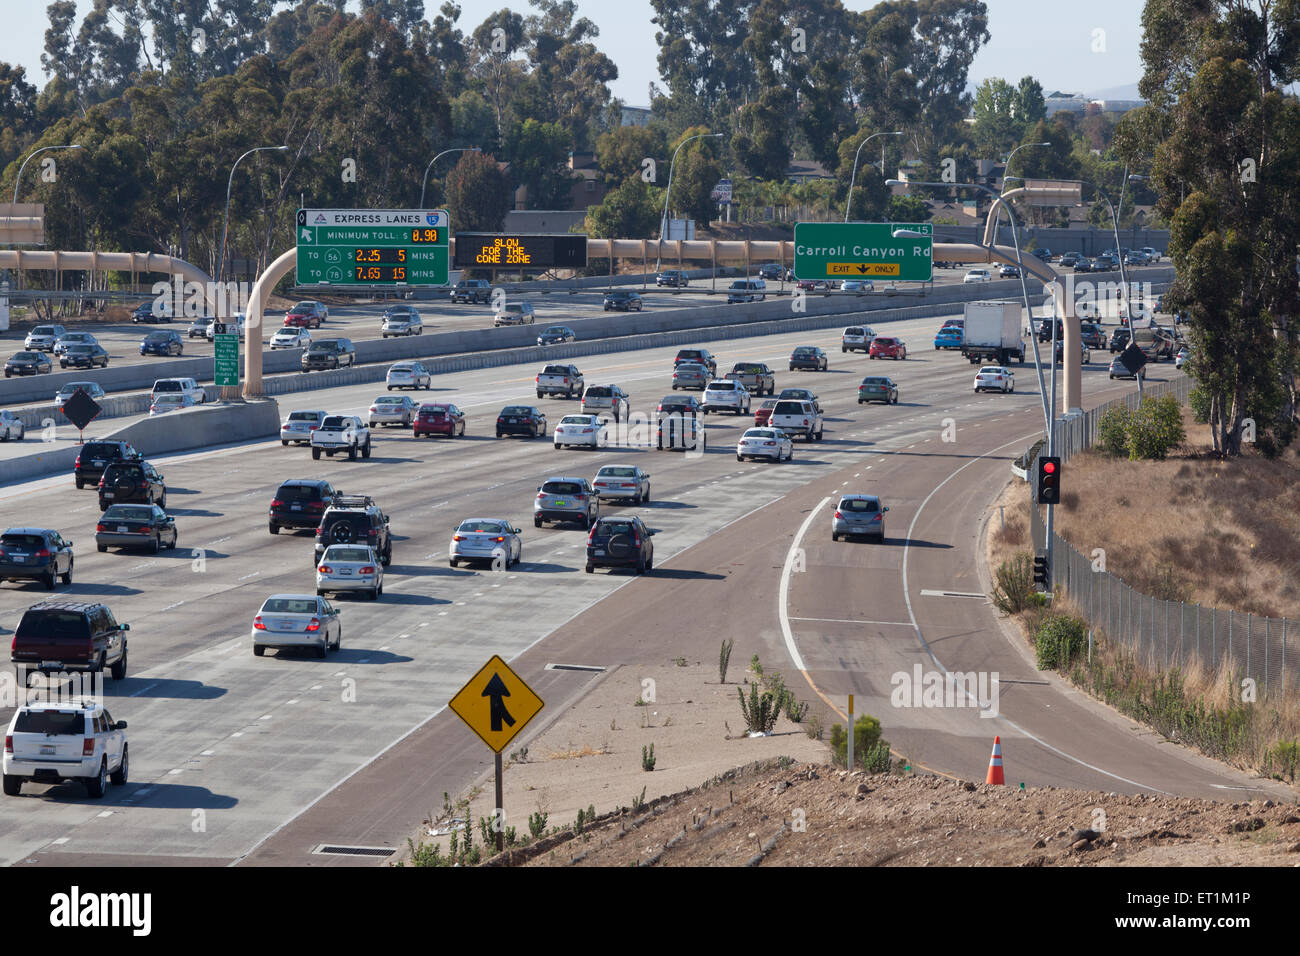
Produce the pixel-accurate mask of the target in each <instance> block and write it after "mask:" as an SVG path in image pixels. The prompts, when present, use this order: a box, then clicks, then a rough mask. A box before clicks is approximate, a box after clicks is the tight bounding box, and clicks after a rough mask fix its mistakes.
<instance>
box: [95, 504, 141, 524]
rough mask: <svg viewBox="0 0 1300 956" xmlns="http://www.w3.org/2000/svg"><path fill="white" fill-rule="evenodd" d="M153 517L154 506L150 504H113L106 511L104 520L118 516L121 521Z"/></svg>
mask: <svg viewBox="0 0 1300 956" xmlns="http://www.w3.org/2000/svg"><path fill="white" fill-rule="evenodd" d="M152 517H153V508H151V507H149V506H148V505H111V506H110V507H109V509H108V510H107V511H105V512H104V520H105V521H108V520H109V519H111V518H117V519H118V520H121V521H148V520H149V519H150V518H152Z"/></svg>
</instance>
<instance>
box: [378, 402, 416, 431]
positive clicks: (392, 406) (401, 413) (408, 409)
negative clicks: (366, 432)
mask: <svg viewBox="0 0 1300 956" xmlns="http://www.w3.org/2000/svg"><path fill="white" fill-rule="evenodd" d="M415 412H416V405H415V402H414V401H413V400H412V399H411V396H410V395H380V396H379V397H378V398H376V399H375V400H374V401H373V402H372V403H371V405H370V427H371V428H374V427H375V426H376V425H403V426H405V427H407V428H409V427H410V426H411V422H413V421H415Z"/></svg>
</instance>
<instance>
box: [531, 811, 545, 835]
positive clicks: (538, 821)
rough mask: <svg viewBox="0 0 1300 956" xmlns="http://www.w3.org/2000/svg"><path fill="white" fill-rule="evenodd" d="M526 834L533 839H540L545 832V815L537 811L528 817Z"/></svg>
mask: <svg viewBox="0 0 1300 956" xmlns="http://www.w3.org/2000/svg"><path fill="white" fill-rule="evenodd" d="M528 832H529V833H530V834H532V836H533V838H534V839H540V838H541V836H542V834H544V833H545V832H546V814H545V813H542V811H540V810H538V811H537V812H536V813H530V814H529V815H528Z"/></svg>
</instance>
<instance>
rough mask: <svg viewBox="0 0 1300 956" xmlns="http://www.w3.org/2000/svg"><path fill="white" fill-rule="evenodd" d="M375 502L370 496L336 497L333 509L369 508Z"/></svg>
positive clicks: (332, 505)
mask: <svg viewBox="0 0 1300 956" xmlns="http://www.w3.org/2000/svg"><path fill="white" fill-rule="evenodd" d="M374 503H375V500H374V499H373V498H371V497H370V496H369V495H335V496H334V501H333V503H332V504H331V505H330V507H331V508H369V507H371V506H372V505H374Z"/></svg>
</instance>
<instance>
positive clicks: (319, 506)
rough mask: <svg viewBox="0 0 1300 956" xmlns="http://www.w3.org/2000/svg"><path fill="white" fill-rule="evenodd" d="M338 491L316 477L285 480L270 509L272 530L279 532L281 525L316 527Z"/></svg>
mask: <svg viewBox="0 0 1300 956" xmlns="http://www.w3.org/2000/svg"><path fill="white" fill-rule="evenodd" d="M338 494H339V493H338V492H337V491H336V490H335V489H334V486H333V485H331V484H330V483H329V482H328V481H319V480H317V479H314V478H290V479H289V480H288V481H283V482H281V483H280V487H279V488H277V489H276V491H275V497H274V498H272V499H271V507H270V509H269V510H268V511H267V513H266V518H267V523H268V525H269V527H270V529H271V534H279V533H280V529H281V528H315V527H316V526H317V525H319V524H320V519H321V515H323V514H324V513H325V509H326V508H328V507H329V506H330V505H331V504H333V502H334V499H335V498H337V497H338Z"/></svg>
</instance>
